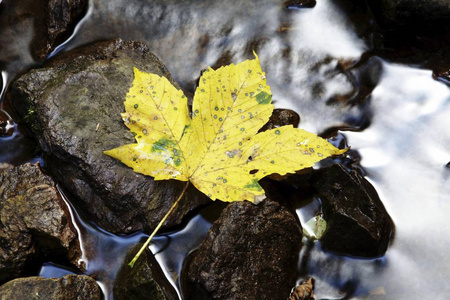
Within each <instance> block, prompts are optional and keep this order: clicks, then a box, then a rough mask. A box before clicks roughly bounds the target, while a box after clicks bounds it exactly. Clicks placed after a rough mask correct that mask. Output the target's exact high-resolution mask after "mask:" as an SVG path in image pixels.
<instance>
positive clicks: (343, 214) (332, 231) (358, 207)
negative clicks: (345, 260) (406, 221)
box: [312, 164, 394, 257]
mask: <svg viewBox="0 0 450 300" xmlns="http://www.w3.org/2000/svg"><path fill="white" fill-rule="evenodd" d="M312 185H313V186H314V188H315V189H316V190H317V192H318V193H319V195H320V196H321V198H322V206H323V208H322V209H323V214H324V218H325V220H326V221H327V229H326V231H325V233H324V235H323V236H322V238H321V242H322V247H323V248H324V249H326V250H331V251H335V252H338V253H341V254H345V255H351V256H361V257H377V256H381V255H384V253H385V252H386V250H387V248H388V245H389V242H390V240H391V238H392V236H393V233H394V225H393V223H392V220H391V218H390V216H389V214H388V213H387V211H386V209H385V208H384V206H383V203H382V202H381V200H380V198H379V197H378V194H377V192H376V191H375V189H374V187H373V186H372V185H371V184H370V183H369V182H368V181H367V180H366V179H364V178H363V177H361V176H360V175H358V174H357V173H356V172H351V173H350V172H348V171H347V170H345V169H344V168H343V167H342V166H341V165H339V164H334V165H332V166H330V167H327V168H324V169H321V170H319V171H318V172H317V173H315V175H314V178H313V180H312Z"/></svg>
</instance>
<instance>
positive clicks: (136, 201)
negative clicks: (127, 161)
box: [11, 40, 208, 233]
mask: <svg viewBox="0 0 450 300" xmlns="http://www.w3.org/2000/svg"><path fill="white" fill-rule="evenodd" d="M134 67H137V68H139V69H140V70H142V71H145V72H151V73H156V74H159V75H162V76H166V77H167V78H168V79H169V80H171V81H172V77H171V76H170V74H169V73H168V71H167V69H166V68H165V66H164V65H163V64H162V62H161V61H160V60H159V59H158V58H157V57H156V56H154V55H153V54H152V53H151V52H150V50H149V49H148V47H147V46H146V45H144V44H142V43H140V42H133V41H131V42H124V41H121V40H114V41H107V42H100V43H96V44H93V45H90V46H87V47H84V48H80V49H75V50H73V51H70V52H68V53H65V54H63V55H61V56H58V57H56V58H55V59H53V60H51V61H50V62H49V63H48V64H47V65H46V66H45V67H44V68H41V69H34V70H31V71H30V72H29V73H27V74H25V75H23V76H22V77H21V78H19V79H18V80H17V81H16V82H15V84H14V85H13V88H12V92H11V98H12V99H13V100H14V101H13V105H14V106H15V108H16V109H17V111H18V112H19V114H20V115H21V116H22V118H24V120H25V121H26V122H27V124H28V125H29V127H30V128H31V130H32V131H33V133H34V134H35V135H36V137H37V140H38V142H39V145H40V146H41V148H42V150H43V151H44V153H45V154H46V155H47V157H48V159H47V163H48V168H49V170H50V171H51V173H52V175H54V177H55V178H58V180H59V181H60V182H61V183H62V184H63V185H64V186H65V187H66V188H67V189H68V190H69V191H70V192H71V193H72V194H73V195H74V196H75V197H76V198H77V199H78V200H79V205H80V206H81V208H82V209H83V210H84V211H85V212H86V213H87V214H88V215H89V217H91V218H92V219H93V220H94V221H95V222H97V223H98V224H99V225H100V226H101V227H102V228H104V229H106V230H108V231H111V232H115V233H126V232H132V231H136V230H140V229H144V230H145V231H147V232H149V231H151V230H152V229H153V228H154V227H155V226H156V224H157V223H158V222H159V220H161V219H162V217H163V216H164V214H165V213H166V212H167V211H168V210H169V208H170V206H171V203H173V202H174V201H175V199H176V198H177V197H178V195H179V193H181V190H182V186H183V183H182V182H178V181H158V182H157V181H153V179H152V178H151V177H148V176H144V175H141V174H137V173H134V172H133V170H132V169H131V168H128V167H126V166H125V165H123V164H122V163H120V162H119V161H117V160H115V159H113V158H111V157H108V156H106V155H105V154H103V151H104V150H108V149H112V148H115V147H118V146H120V145H123V144H129V143H134V142H135V140H134V137H133V134H132V133H131V132H130V131H129V130H128V129H127V128H126V127H125V125H124V124H123V121H122V120H121V117H120V113H122V112H123V111H124V107H123V101H124V100H125V95H126V93H127V91H128V89H129V87H130V86H131V83H132V80H133V68H134ZM172 82H173V81H172ZM206 201H208V200H207V198H206V196H204V195H203V194H201V193H200V192H198V191H196V190H195V189H194V188H191V189H188V191H187V193H186V195H185V197H184V199H183V201H182V202H181V203H180V204H179V205H178V207H177V209H176V210H175V211H174V213H172V215H171V216H170V217H169V219H168V220H167V222H166V223H165V224H166V227H170V226H174V225H176V224H179V223H180V222H181V219H182V217H183V216H184V215H185V214H186V213H187V212H189V211H190V210H191V209H193V208H194V207H196V206H198V205H200V204H202V203H206Z"/></svg>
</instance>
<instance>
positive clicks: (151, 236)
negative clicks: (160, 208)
mask: <svg viewBox="0 0 450 300" xmlns="http://www.w3.org/2000/svg"><path fill="white" fill-rule="evenodd" d="M188 186H189V181H187V182H186V185H185V186H184V188H183V191H182V192H181V194H180V196H178V198H177V200H175V202H174V203H173V204H172V207H170V209H169V211H168V212H167V213H166V215H165V216H164V217H163V218H162V219H161V221H159V223H158V226H156V228H155V230H153V232H152V234H151V235H150V236H149V237H148V239H147V241H146V242H145V243H144V245H143V246H142V247H141V249H139V252H138V253H137V254H136V255H135V256H134V258H133V260H132V261H130V263H129V264H128V265H129V266H130V267H131V268H132V267H133V266H134V264H135V263H136V261H137V260H138V259H139V256H141V254H142V252H144V250H145V249H146V248H147V247H148V244H150V241H151V240H152V239H153V237H154V236H155V234H156V233H157V232H158V230H159V229H160V228H161V226H162V225H163V224H164V222H165V221H166V220H167V218H168V217H169V215H170V214H171V213H172V212H173V210H174V209H175V207H176V206H177V204H178V202H180V200H181V198H183V196H184V194H185V193H186V190H187V187H188Z"/></svg>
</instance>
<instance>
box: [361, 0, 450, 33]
mask: <svg viewBox="0 0 450 300" xmlns="http://www.w3.org/2000/svg"><path fill="white" fill-rule="evenodd" d="M368 2H369V3H370V4H371V6H372V9H373V10H374V11H375V12H376V15H378V16H379V18H380V19H381V21H382V22H383V23H385V24H386V25H391V26H392V25H397V26H415V27H420V26H424V25H428V24H433V23H442V24H445V22H448V21H450V2H449V1H448V0H369V1H368ZM447 24H448V23H447Z"/></svg>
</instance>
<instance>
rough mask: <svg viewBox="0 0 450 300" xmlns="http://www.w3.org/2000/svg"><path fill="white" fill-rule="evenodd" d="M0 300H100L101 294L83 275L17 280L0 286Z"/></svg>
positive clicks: (87, 277)
mask: <svg viewBox="0 0 450 300" xmlns="http://www.w3.org/2000/svg"><path fill="white" fill-rule="evenodd" d="M0 299H1V300H28V299H30V300H31V299H33V300H35V299H45V300H74V299H83V300H102V299H103V294H102V291H101V289H100V287H99V286H98V285H97V283H96V282H95V280H94V279H92V278H91V277H89V276H85V275H67V276H64V277H61V278H42V277H27V278H18V279H14V280H12V281H9V282H7V283H5V284H4V285H2V286H0Z"/></svg>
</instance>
